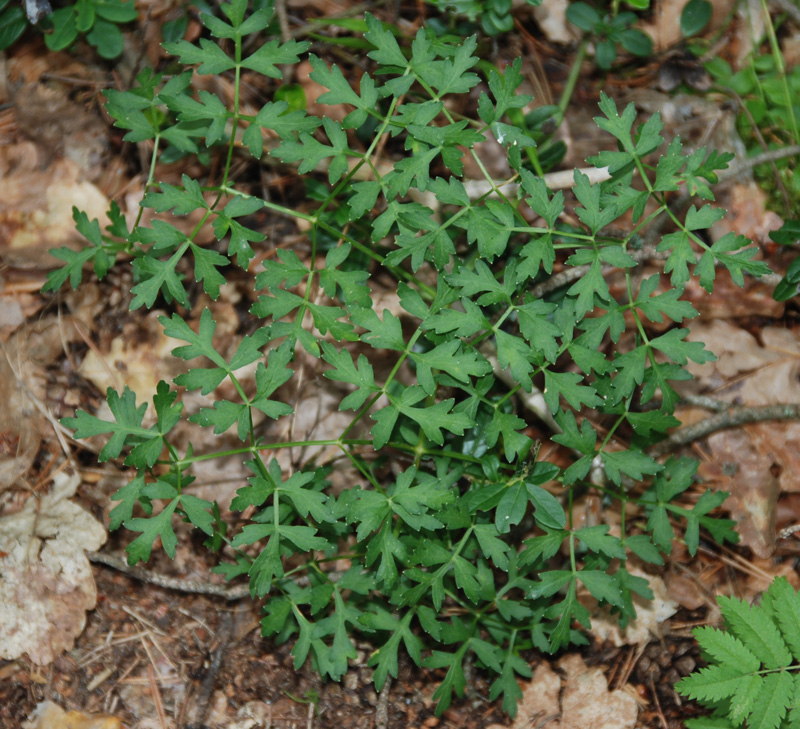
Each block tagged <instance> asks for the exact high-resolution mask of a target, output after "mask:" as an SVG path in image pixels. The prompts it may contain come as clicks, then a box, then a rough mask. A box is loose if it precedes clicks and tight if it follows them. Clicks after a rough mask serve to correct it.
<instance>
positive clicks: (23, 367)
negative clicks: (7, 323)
mask: <svg viewBox="0 0 800 729" xmlns="http://www.w3.org/2000/svg"><path fill="white" fill-rule="evenodd" d="M69 329H71V327H69ZM62 335H63V336H62ZM67 339H69V337H68V336H67V335H65V334H64V329H62V328H61V327H60V326H59V325H58V323H57V322H55V321H48V320H43V321H41V322H39V323H37V325H36V326H34V327H30V328H26V329H20V330H18V331H17V332H16V333H15V334H14V335H13V336H12V337H10V338H9V340H8V341H7V342H6V343H5V344H0V402H2V403H3V405H4V407H2V408H0V493H2V492H3V491H4V490H5V489H6V488H8V487H9V486H11V485H12V484H13V483H14V481H15V480H16V479H17V478H19V477H20V476H22V475H23V474H24V473H25V472H26V471H27V470H28V469H29V468H30V466H31V464H32V463H33V459H34V457H35V456H36V453H37V452H38V451H39V447H40V445H41V442H42V437H43V434H44V433H45V432H46V431H47V429H48V426H47V423H46V418H45V414H44V407H43V405H42V401H43V400H44V396H45V376H44V368H45V367H46V366H48V365H49V364H51V363H52V362H53V361H54V359H55V358H56V357H57V356H58V355H59V354H60V353H61V351H62V347H63V343H64V341H66V340H67Z"/></svg>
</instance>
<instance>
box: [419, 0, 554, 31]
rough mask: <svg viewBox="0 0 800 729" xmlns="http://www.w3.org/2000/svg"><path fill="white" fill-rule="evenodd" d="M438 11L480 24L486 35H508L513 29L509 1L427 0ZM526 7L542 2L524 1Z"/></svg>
mask: <svg viewBox="0 0 800 729" xmlns="http://www.w3.org/2000/svg"><path fill="white" fill-rule="evenodd" d="M429 2H430V3H431V5H433V6H435V7H437V8H439V9H440V10H445V11H449V12H452V13H455V14H457V15H463V16H464V17H465V18H467V20H469V21H470V22H471V23H477V22H480V26H481V28H482V29H483V32H484V33H486V34H487V35H500V34H501V33H508V32H509V31H510V30H512V29H513V28H514V18H513V16H512V15H511V0H429ZM525 2H526V3H528V5H541V3H542V0H525Z"/></svg>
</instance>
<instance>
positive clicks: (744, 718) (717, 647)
mask: <svg viewBox="0 0 800 729" xmlns="http://www.w3.org/2000/svg"><path fill="white" fill-rule="evenodd" d="M717 602H718V603H719V607H720V611H721V612H722V617H723V618H724V619H725V624H726V626H727V632H723V631H721V630H715V629H714V628H711V627H703V628H696V629H695V630H694V631H693V632H694V636H695V638H697V642H698V643H699V644H700V648H701V649H702V650H703V653H704V654H705V656H706V658H707V660H708V661H709V662H710V663H711V665H710V666H709V667H708V668H702V669H700V670H699V671H698V672H697V673H693V674H692V675H690V676H687V677H686V678H684V679H682V680H681V681H680V682H679V683H678V684H677V685H676V687H675V688H676V689H677V690H678V692H679V693H681V694H683V695H684V696H687V697H688V698H690V699H697V700H698V701H700V702H702V703H703V704H705V705H706V706H708V707H710V708H713V709H714V714H713V716H712V717H709V718H706V719H689V720H687V722H686V726H687V727H688V728H689V729H733V727H737V726H743V725H745V726H747V727H749V729H778V727H781V728H782V729H788V728H789V727H795V726H797V725H798V722H799V721H800V595H798V594H797V593H796V592H795V590H794V588H793V587H792V586H791V585H790V584H789V581H788V580H787V579H786V578H785V577H779V578H777V579H776V580H774V581H773V583H772V584H771V585H770V587H769V589H768V590H767V591H766V592H765V593H764V594H763V595H762V596H761V604H760V605H748V604H747V603H746V602H744V601H742V600H737V599H736V598H730V597H718V598H717Z"/></svg>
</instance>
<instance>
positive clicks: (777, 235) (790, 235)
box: [769, 220, 800, 301]
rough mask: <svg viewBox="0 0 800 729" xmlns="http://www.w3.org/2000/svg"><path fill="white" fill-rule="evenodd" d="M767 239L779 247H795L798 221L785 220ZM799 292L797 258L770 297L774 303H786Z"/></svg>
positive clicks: (799, 227)
mask: <svg viewBox="0 0 800 729" xmlns="http://www.w3.org/2000/svg"><path fill="white" fill-rule="evenodd" d="M769 237H770V238H771V239H772V240H773V241H774V242H775V243H777V244H778V245H781V246H792V245H796V244H797V242H798V241H800V220H787V221H786V222H785V223H784V224H783V225H782V226H781V227H780V228H779V229H778V230H773V231H772V232H771V233H770V234H769ZM799 290H800V257H797V258H795V259H794V260H793V261H792V262H791V263H790V264H789V266H788V268H787V269H786V274H785V275H784V277H783V278H782V279H781V280H780V282H779V283H778V285H777V286H776V287H775V291H773V292H772V297H773V298H774V299H775V300H776V301H787V300H788V299H791V298H792V297H793V296H796V295H797V293H798V291H799Z"/></svg>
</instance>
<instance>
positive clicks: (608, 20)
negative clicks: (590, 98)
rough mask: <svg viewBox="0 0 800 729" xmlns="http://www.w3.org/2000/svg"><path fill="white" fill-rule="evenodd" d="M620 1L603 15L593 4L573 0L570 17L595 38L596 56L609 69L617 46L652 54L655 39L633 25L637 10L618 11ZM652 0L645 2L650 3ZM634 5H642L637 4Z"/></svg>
mask: <svg viewBox="0 0 800 729" xmlns="http://www.w3.org/2000/svg"><path fill="white" fill-rule="evenodd" d="M618 5H619V3H618V2H615V3H614V8H613V10H612V12H610V13H606V14H604V15H601V14H600V13H599V12H598V11H597V10H596V9H595V8H594V7H592V6H591V5H589V4H588V3H584V2H574V3H570V5H569V7H568V8H567V19H568V20H569V21H570V22H571V23H572V24H573V25H577V26H578V27H579V28H580V29H581V30H582V31H584V32H585V33H590V34H591V35H592V37H593V38H594V40H595V54H594V59H595V62H596V63H597V65H598V66H599V67H600V68H602V69H604V70H607V69H609V68H611V65H612V64H613V63H614V61H616V60H617V46H618V45H619V46H622V47H623V48H624V49H625V50H626V51H627V52H628V53H632V54H633V55H634V56H651V55H652V54H653V41H652V40H651V39H650V36H648V35H647V34H646V33H643V32H642V31H641V30H639V29H638V28H632V27H631V26H632V25H633V24H634V23H635V22H636V20H637V18H636V14H635V13H631V12H623V13H618V12H617V6H618ZM648 5H649V0H648V2H647V3H645V4H644V5H643V7H647V6H648ZM635 7H640V6H639V5H638V4H637V5H635Z"/></svg>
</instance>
